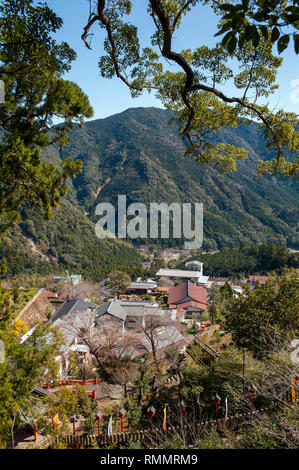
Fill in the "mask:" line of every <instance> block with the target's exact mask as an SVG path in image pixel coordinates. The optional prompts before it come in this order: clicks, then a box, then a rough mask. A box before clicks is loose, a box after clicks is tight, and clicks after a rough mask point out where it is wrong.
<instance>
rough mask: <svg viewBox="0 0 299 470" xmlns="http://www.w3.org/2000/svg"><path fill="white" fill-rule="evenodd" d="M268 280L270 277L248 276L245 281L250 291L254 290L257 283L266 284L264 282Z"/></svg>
mask: <svg viewBox="0 0 299 470" xmlns="http://www.w3.org/2000/svg"><path fill="white" fill-rule="evenodd" d="M268 279H270V276H249V279H248V280H247V281H246V282H247V284H248V285H249V287H251V289H255V288H256V286H257V283H259V284H266V282H267V281H268Z"/></svg>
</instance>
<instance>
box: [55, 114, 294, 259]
mask: <svg viewBox="0 0 299 470" xmlns="http://www.w3.org/2000/svg"><path fill="white" fill-rule="evenodd" d="M171 116H172V114H171V113H170V112H169V111H165V110H162V109H157V108H134V109H128V110H127V111H125V112H123V113H120V114H117V115H114V116H110V117H109V118H106V119H101V120H95V121H91V122H88V123H86V125H85V127H84V128H83V129H79V128H76V129H74V131H73V132H72V133H71V135H70V143H69V145H67V146H66V147H65V148H64V149H63V150H62V151H60V153H58V152H57V153H56V159H57V161H58V159H59V158H61V159H62V160H64V159H65V158H66V157H68V156H69V155H72V156H73V157H75V158H79V159H81V160H82V161H83V172H82V173H81V174H80V175H79V176H77V177H76V178H75V179H74V180H73V188H74V191H75V197H76V199H77V201H78V202H79V203H80V204H81V205H82V206H84V208H85V210H86V211H88V212H89V215H90V217H91V218H93V220H96V219H95V218H94V209H95V206H96V204H98V203H99V202H103V201H109V202H112V203H113V204H116V202H117V196H118V195H119V194H126V195H127V201H128V204H130V203H131V202H135V201H139V202H143V203H149V202H167V203H172V202H180V203H183V202H202V203H203V204H204V243H203V248H204V249H205V250H209V249H221V248H222V247H224V246H228V245H232V244H234V243H242V242H245V243H250V242H252V243H255V244H261V243H278V244H281V245H287V246H289V247H292V248H294V249H296V248H298V247H299V239H298V232H297V228H298V220H299V208H298V186H297V185H296V184H295V183H294V182H291V181H289V180H283V179H276V178H258V177H257V176H256V165H257V161H258V159H259V158H260V157H261V155H263V158H264V157H265V155H266V156H268V158H271V156H272V154H271V152H267V150H266V148H265V143H264V140H263V135H262V133H261V131H259V130H258V127H257V124H256V123H254V122H251V123H249V124H248V125H245V123H242V122H240V124H239V126H238V127H237V128H231V127H228V128H222V129H221V130H220V131H218V132H216V133H215V134H213V135H211V141H212V142H218V141H219V142H226V143H228V144H232V145H236V146H238V147H243V148H245V149H246V150H248V152H249V157H248V159H247V160H244V161H241V162H240V163H239V164H238V169H239V171H238V172H237V173H232V174H230V175H223V174H221V173H220V172H219V171H217V170H215V169H212V168H209V167H207V166H200V165H198V164H197V163H196V162H195V161H194V159H192V158H190V157H186V156H185V155H184V152H185V149H186V147H185V142H184V141H183V140H182V139H181V138H180V136H179V135H178V132H177V128H176V126H175V125H174V124H173V125H170V124H168V121H169V119H170V118H171ZM53 156H54V155H53V154H52V156H51V158H53ZM163 242H164V243H163V244H164V246H165V245H166V246H169V245H182V240H180V239H177V240H163ZM159 244H160V245H161V240H159Z"/></svg>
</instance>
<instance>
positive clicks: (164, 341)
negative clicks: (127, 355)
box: [142, 325, 184, 352]
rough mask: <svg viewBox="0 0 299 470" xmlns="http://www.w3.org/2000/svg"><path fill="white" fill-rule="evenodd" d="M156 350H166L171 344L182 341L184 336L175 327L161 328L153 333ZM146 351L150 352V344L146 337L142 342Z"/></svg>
mask: <svg viewBox="0 0 299 470" xmlns="http://www.w3.org/2000/svg"><path fill="white" fill-rule="evenodd" d="M154 338H155V343H156V349H161V348H166V347H167V346H170V345H171V344H174V343H177V342H179V341H183V340H184V336H183V335H182V334H181V333H180V332H179V331H178V330H177V329H176V327H175V326H172V325H170V326H161V328H157V329H156V330H155V331H154ZM142 342H143V344H144V346H145V348H146V349H147V351H149V352H152V345H151V342H150V341H149V339H148V338H147V337H144V339H143V340H142Z"/></svg>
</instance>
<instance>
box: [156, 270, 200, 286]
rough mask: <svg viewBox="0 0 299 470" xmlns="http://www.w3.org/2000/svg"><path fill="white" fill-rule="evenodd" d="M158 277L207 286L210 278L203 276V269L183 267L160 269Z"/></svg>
mask: <svg viewBox="0 0 299 470" xmlns="http://www.w3.org/2000/svg"><path fill="white" fill-rule="evenodd" d="M156 277H157V279H163V278H164V279H169V280H172V281H191V282H194V283H195V284H198V285H202V286H206V285H207V282H208V280H209V276H203V275H202V274H201V271H192V270H189V271H185V270H183V269H159V271H158V272H157V274H156Z"/></svg>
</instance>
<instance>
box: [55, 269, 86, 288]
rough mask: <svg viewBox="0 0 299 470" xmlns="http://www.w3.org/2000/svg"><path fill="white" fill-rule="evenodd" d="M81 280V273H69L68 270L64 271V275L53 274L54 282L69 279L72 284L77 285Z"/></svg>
mask: <svg viewBox="0 0 299 470" xmlns="http://www.w3.org/2000/svg"><path fill="white" fill-rule="evenodd" d="M81 280H82V274H71V275H69V272H68V271H66V272H65V275H64V276H54V277H53V281H54V282H60V281H69V282H71V283H72V284H73V285H74V286H77V285H78V284H80V282H81Z"/></svg>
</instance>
